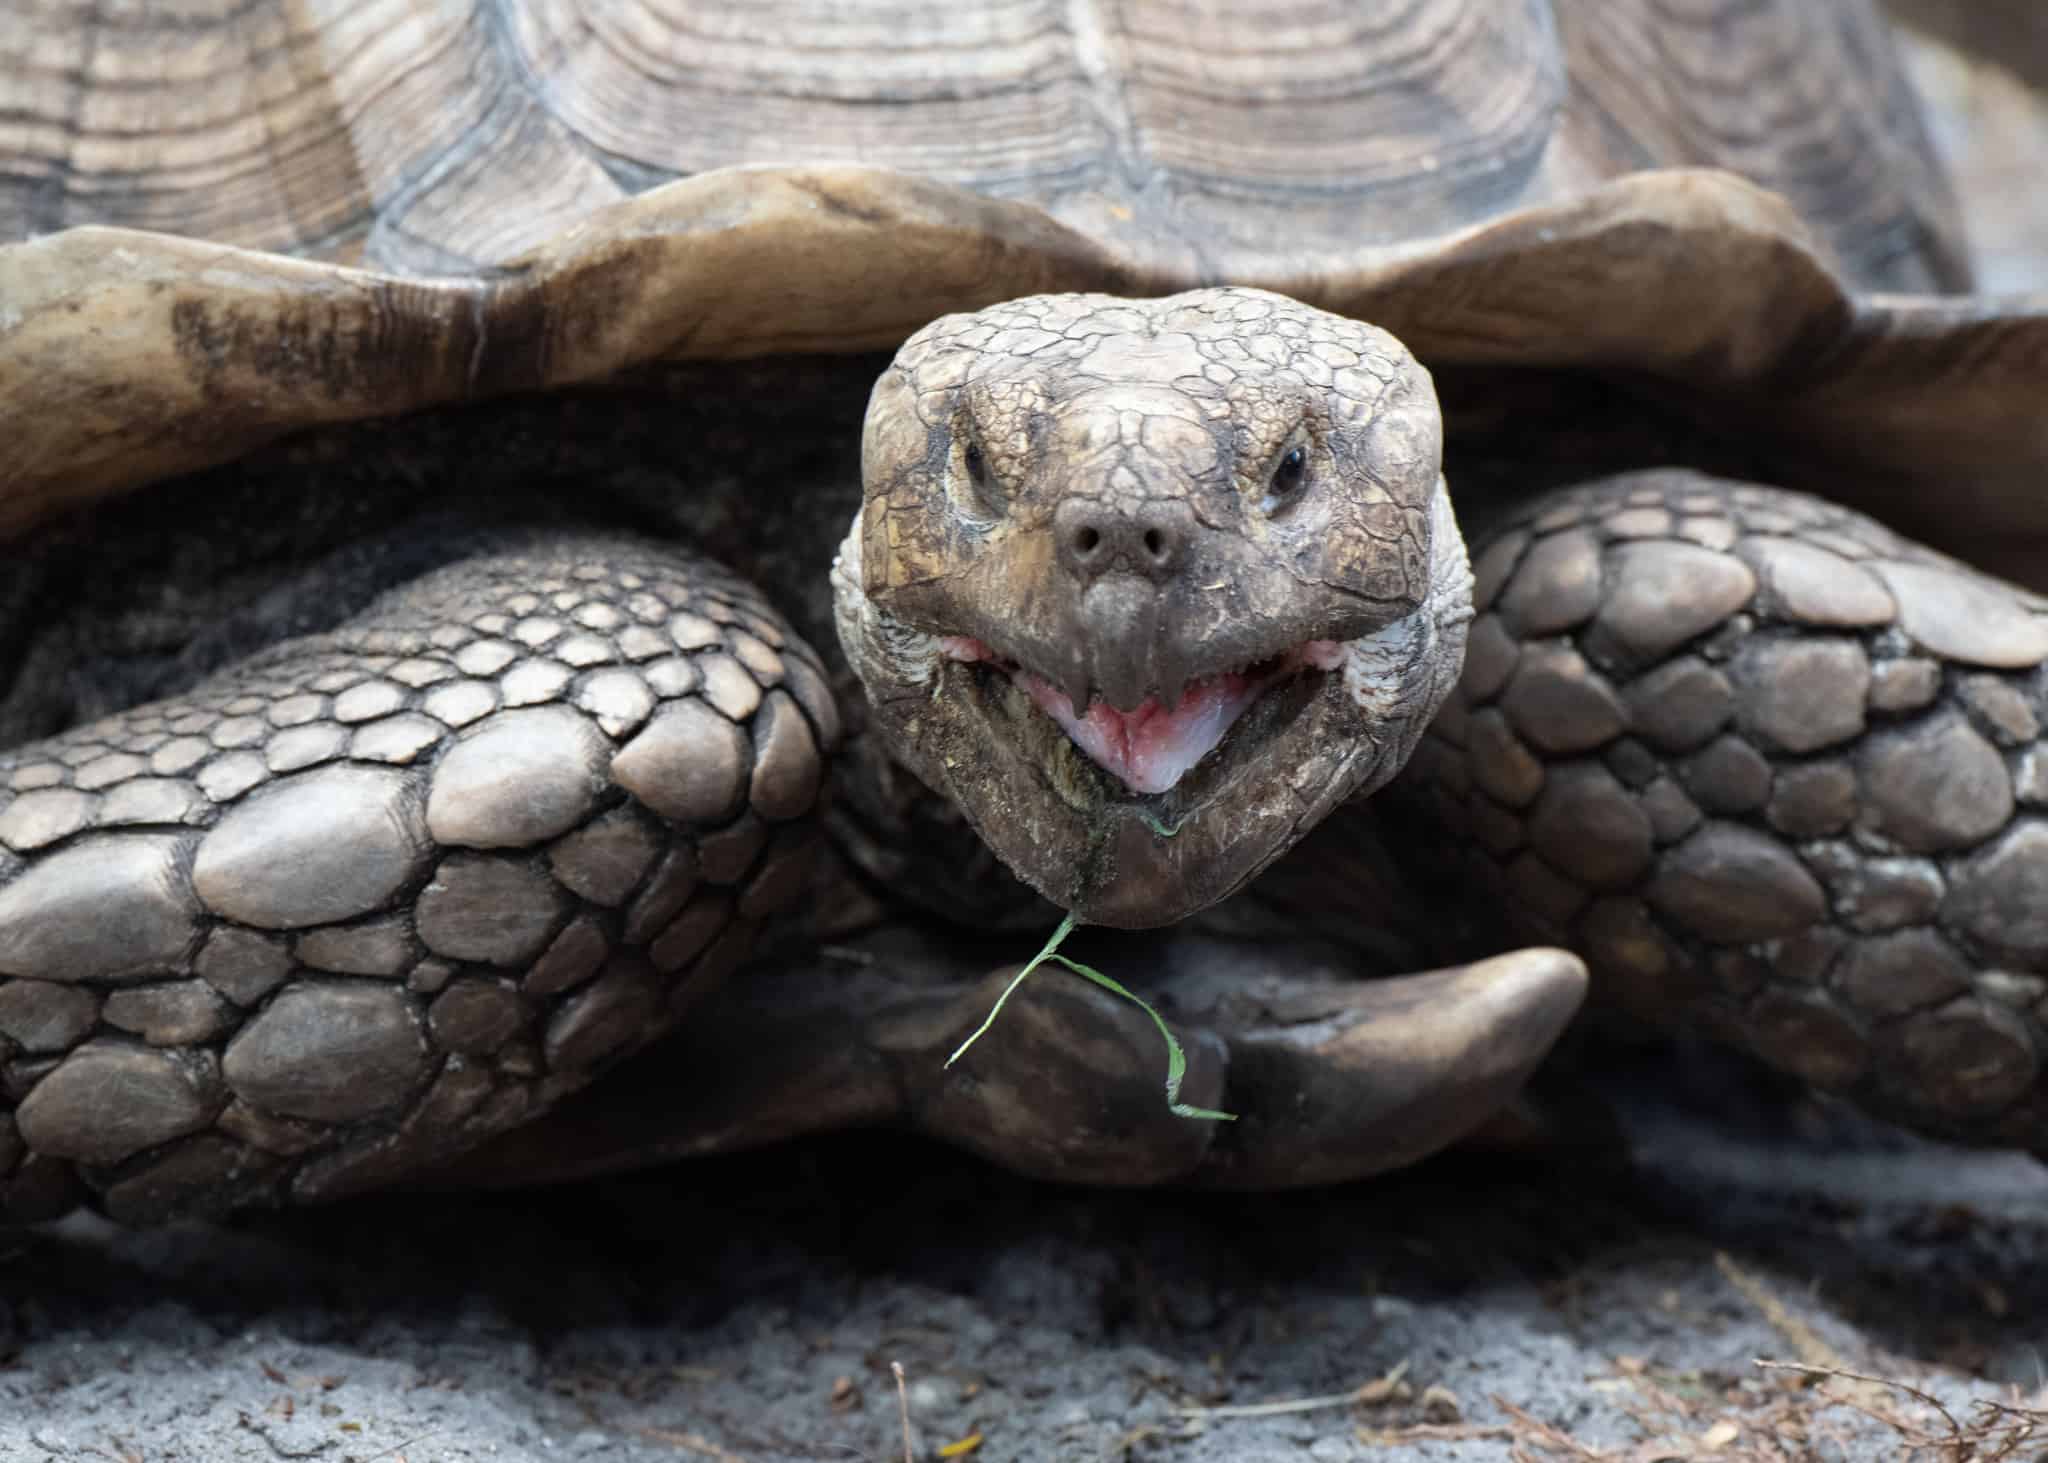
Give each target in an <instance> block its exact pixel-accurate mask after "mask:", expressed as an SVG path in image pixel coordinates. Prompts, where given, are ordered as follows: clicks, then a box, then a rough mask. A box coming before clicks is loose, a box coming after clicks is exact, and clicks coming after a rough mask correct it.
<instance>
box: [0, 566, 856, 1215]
mask: <svg viewBox="0 0 2048 1463" xmlns="http://www.w3.org/2000/svg"><path fill="white" fill-rule="evenodd" d="M837 738H838V720H837V714H836V711H835V708H834V706H833V702H832V698H831V695H830V693H829V691H828V690H827V689H826V686H825V681H824V676H823V672H822V669H821V667H820V665H819V663H818V661H817V658H816V656H815V654H814V652H812V651H811V650H810V648H809V647H808V646H805V645H803V644H802V643H800V642H799V641H798V640H797V638H796V637H795V636H794V635H793V634H791V633H790V632H789V631H788V630H787V628H786V627H785V626H784V625H783V623H782V622H781V621H780V620H779V619H778V618H777V617H776V616H775V615H774V614H773V613H772V612H771V611H770V610H769V609H768V608H767V606H766V605H765V604H764V603H763V602H762V601H761V599H760V597H759V596H758V594H756V593H755V592H754V591H753V590H752V589H751V588H749V587H748V586H747V585H745V584H743V583H741V582H739V581H738V580H736V579H734V578H733V577H732V576H731V575H729V574H727V573H725V572H723V571H722V570H719V569H717V568H715V567H713V566H710V565H708V564H706V563H704V562H703V561H701V560H697V559H694V558H692V557H690V556H688V555H684V554H680V553H678V552H676V551H674V550H671V549H666V548H661V547H658V546H655V545H651V544H646V543H638V542H633V541H624V540H617V539H596V538H592V539H570V540H559V541H549V542H547V543H545V544H538V543H537V544H535V545H534V546H531V547H526V548H522V549H519V550H516V551H510V552H505V553H500V554H495V555H489V556H485V557H480V558H474V559H471V560H468V561H465V562H462V563H459V564H457V565H455V566H453V567H451V568H448V569H443V570H440V571H437V572H435V573H433V574H429V575H427V576H425V577H424V578H422V579H420V580H418V581H416V582H415V583H414V584H412V585H411V586H410V587H408V588H406V589H404V590H401V591H399V592H396V593H394V594H391V595H388V596H386V597H385V598H384V599H382V600H380V601H378V602H377V603H376V604H375V605H373V606H372V607H371V608H370V609H369V610H368V611H366V612H365V613H364V614H362V615H361V616H359V617H358V618H357V619H355V620H354V621H352V622H351V623H349V624H348V625H346V626H345V627H343V628H341V629H339V630H337V631H334V632H332V633H329V634H325V635H320V636H316V637H312V638H309V639H303V640H297V641H291V642H287V643H285V644H283V645H279V646H277V647H275V648H273V649H272V650H269V651H267V652H264V653H262V654H260V655H258V656H257V657H255V658H254V659H253V660H251V661H249V662H246V663H244V664H243V665H241V666H238V667H236V668H235V669H233V670H232V671H230V672H228V673H226V674H224V675H221V676H218V677H215V678H214V679H212V680H211V681H208V682H207V683H205V684H203V685H201V686H200V687H198V688H196V689H195V690H193V691H191V692H190V693H188V694H186V695H183V696H180V697H177V698H176V699H175V700H172V701H166V702H160V703H157V704H154V705H148V706H143V707H139V708H137V709H135V710H132V711H128V712H124V713H121V714H119V715H116V716H111V717H108V718H106V719H104V720H102V721H99V722H95V723H92V724H90V725H87V726H82V727H79V728H77V729H75V730H72V731H69V732H66V733H64V734H63V735H61V736H58V737H55V738H53V739H51V740H48V741H45V742H42V743H39V744H35V745H30V746H27V747H23V748H18V749H16V750H14V751H12V752H9V753H7V754H5V755H4V756H0V1217H7V1216H10V1215H11V1216H14V1217H18V1218H39V1217H45V1216H48V1215H51V1214H54V1213H58V1212H61V1211H62V1210H64V1209H65V1208H68V1207H69V1206H70V1205H71V1204H73V1203H75V1202H77V1201H79V1200H80V1199H82V1198H87V1197H90V1198H91V1199H93V1200H94V1201H95V1202H97V1203H98V1204H100V1205H101V1206H103V1207H104V1208H105V1209H106V1210H107V1211H108V1212H109V1213H111V1214H113V1215H115V1216H116V1217H118V1218H122V1219H125V1220H131V1221H143V1220H150V1219H154V1218H158V1217H161V1216H164V1215H167V1214H171V1213H175V1212H179V1211H182V1210H186V1209H192V1208H209V1207H219V1206H222V1205H225V1204H229V1203H234V1202H243V1201H247V1200H252V1199H263V1198H273V1199H274V1198H283V1197H290V1198H294V1199H316V1198H322V1197H327V1196H330V1195H334V1194H338V1193H344V1192H349V1191H352V1190H354V1189H357V1188H362V1187H367V1186H369V1185H372V1184H375V1183H380V1182H383V1181H385V1180H386V1179H388V1178H389V1177H391V1176H393V1175H396V1174H398V1173H402V1172H405V1171H408V1170H411V1169H415V1168H417V1167H419V1166H420V1165H422V1164H425V1163H429V1162H434V1161H437V1160H439V1159H441V1158H442V1157H444V1156H445V1155H447V1154H449V1153H451V1152H454V1151H456V1150H458V1149H460V1148H463V1147H467V1146H469V1145H470V1144H472V1143H474V1142H476V1141H478V1140H479V1139H481V1138H483V1137H486V1136H488V1135H490V1134H492V1133H496V1132H499V1131H501V1130H503V1129H505V1128H507V1127H509V1126H511V1125H512V1124H514V1123H517V1122H520V1121H522V1120H524V1119H526V1118H527V1117H529V1116H531V1115H533V1114H535V1113H537V1112H539V1111H541V1110H543V1109H545V1108H546V1107H547V1106H549V1105H550V1104H551V1103H552V1102H553V1101H554V1100H555V1099H556V1098H557V1097H559V1096H560V1095H562V1094H563V1093H565V1092H567V1091H569V1090H571V1089H573V1088H575V1087H577V1086H580V1085H581V1084H582V1083H583V1082H584V1081H585V1080H587V1079H588V1078H589V1077H590V1076H591V1075H592V1074H593V1073H594V1072H595V1071H596V1070H597V1069H598V1068H600V1067H601V1066H603V1065H605V1064H606V1063H608V1062H610V1061H611V1060H613V1059H614V1058H616V1057H618V1056H620V1055H622V1054H624V1053H625V1052H628V1051H630V1050H632V1049H634V1048H636V1047H638V1046H640V1045H641V1044H642V1043H644V1042H645V1041H646V1040H647V1039H648V1038H650V1037H651V1036H653V1035H655V1034H657V1033H658V1032H659V1031H661V1030H663V1029H665V1028H667V1027H668V1026H669V1025H671V1024H672V1023H673V1022H674V1021H675V1020H676V1019H677V1018H678V1017H679V1016H680V1015H681V1014H682V1012H683V1010H684V1009H685V1008H686V1007H687V1006H689V1005H690V1004H691V1003H692V1002H694V1001H695V1000H697V999H698V998H699V997H700V996H702V995H703V994H704V993H705V992H706V991H707V990H708V989H709V988H710V987H711V986H713V985H715V984H716V982H717V981H718V979H719V978H720V977H721V976H722V975H723V974H724V973H725V972H726V971H728V970H729V969H731V967H732V966H733V965H734V964H735V963H737V961H738V960H739V959H740V958H741V957H742V955H743V954H744V953H745V951H746V949H747V947H748V945H749V943H750V941H751V938H752V935H753V933H754V931H755V930H756V929H757V928H758V927H759V926H760V924H761V922H762V921H763V920H764V919H766V918H767V917H769V916H770V915H772V914H773V913H774V912H776V911H777V910H779V909H781V908H783V907H785V906H786V905H787V904H788V903H789V902H790V901H791V900H792V899H793V898H794V897H795V896H796V894H797V893H798V892H799V891H800V889H801V886H802V884H803V879H804V871H805V869H806V867H807V866H808V863H809V858H808V855H809V853H810V851H811V849H812V847H813V845H814V825H815V821H816V820H815V817H814V812H815V805H816V802H817V798H818V792H819V787H820V781H821V776H822V773H823V769H824V765H825V760H826V758H827V757H828V756H829V754H830V752H831V749H832V747H833V745H834V743H835V742H836V740H837Z"/></svg>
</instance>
